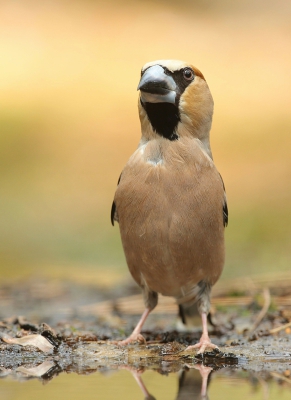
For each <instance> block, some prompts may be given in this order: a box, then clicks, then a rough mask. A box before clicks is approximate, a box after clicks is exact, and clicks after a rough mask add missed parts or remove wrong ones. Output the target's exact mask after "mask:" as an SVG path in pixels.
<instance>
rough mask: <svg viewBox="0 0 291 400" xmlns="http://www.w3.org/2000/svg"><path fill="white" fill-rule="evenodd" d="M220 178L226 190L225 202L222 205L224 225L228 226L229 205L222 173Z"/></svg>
mask: <svg viewBox="0 0 291 400" xmlns="http://www.w3.org/2000/svg"><path fill="white" fill-rule="evenodd" d="M219 175H220V174H219ZM220 178H221V181H222V185H223V190H224V203H223V207H222V212H223V225H224V226H227V224H228V207H227V200H226V191H225V186H224V182H223V179H222V176H221V175H220Z"/></svg>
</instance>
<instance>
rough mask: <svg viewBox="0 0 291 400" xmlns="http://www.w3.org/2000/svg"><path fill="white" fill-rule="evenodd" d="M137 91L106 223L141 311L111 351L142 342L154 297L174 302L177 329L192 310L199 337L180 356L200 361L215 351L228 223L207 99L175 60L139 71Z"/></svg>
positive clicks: (192, 73)
mask: <svg viewBox="0 0 291 400" xmlns="http://www.w3.org/2000/svg"><path fill="white" fill-rule="evenodd" d="M137 90H138V91H139V99H138V111H139V118H140V124H141V138H140V141H139V144H138V146H137V149H136V150H135V152H134V153H133V154H132V155H131V157H130V158H129V160H128V162H127V163H126V165H125V167H124V169H123V170H122V172H121V175H120V177H119V180H118V184H117V188H116V191H115V195H114V199H113V203H112V208H111V223H112V225H114V222H115V221H117V222H118V223H119V230H120V235H121V241H122V245H123V250H124V254H125V258H126V262H127V265H128V268H129V271H130V273H131V275H132V277H133V279H134V280H135V281H136V282H137V284H138V285H139V286H140V288H141V289H142V292H143V298H144V304H145V310H144V312H143V314H142V316H141V318H140V320H139V321H138V323H137V325H136V327H135V329H134V330H133V332H132V334H131V335H130V336H129V337H128V338H127V339H125V340H123V341H120V342H119V344H120V345H126V344H129V343H132V342H135V341H140V342H145V339H144V338H143V336H142V335H141V330H142V327H143V325H144V323H145V321H146V319H147V317H148V315H149V314H150V312H151V311H152V310H153V309H154V308H155V307H156V305H157V303H158V295H159V294H161V295H163V296H171V297H174V298H175V299H176V302H177V304H178V306H179V310H180V315H181V316H182V317H183V320H184V321H185V319H187V317H189V316H190V317H191V315H192V314H193V313H194V311H196V310H197V309H198V311H199V314H200V315H201V320H202V335H201V338H200V340H199V342H198V343H196V344H194V345H191V346H188V349H189V350H193V349H196V351H198V353H204V352H205V350H206V349H207V348H210V349H214V348H216V347H217V346H216V345H215V344H213V343H212V342H211V340H210V338H209V334H208V327H207V315H208V314H209V310H210V293H211V288H212V286H213V285H214V284H215V283H216V282H217V280H218V278H219V277H220V275H221V272H222V269H223V266H224V259H225V245H224V228H225V227H226V226H227V223H228V207H227V199H226V193H225V187H224V183H223V180H222V177H221V175H220V173H219V172H218V170H217V169H216V167H215V165H214V162H213V157H212V152H211V148H210V142H209V134H210V129H211V124H212V116H213V105H214V102H213V98H212V95H211V93H210V90H209V87H208V84H207V83H206V80H205V78H204V75H203V74H202V73H201V72H200V70H199V69H198V68H196V67H194V66H193V65H192V64H189V63H187V62H184V61H179V60H156V61H153V62H149V63H146V64H145V65H144V66H143V67H142V69H141V77H140V81H139V84H138V87H137ZM193 310H194V311H193Z"/></svg>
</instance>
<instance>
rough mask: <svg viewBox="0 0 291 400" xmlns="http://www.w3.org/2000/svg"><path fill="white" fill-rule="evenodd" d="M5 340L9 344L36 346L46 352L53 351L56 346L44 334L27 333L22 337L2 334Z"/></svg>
mask: <svg viewBox="0 0 291 400" xmlns="http://www.w3.org/2000/svg"><path fill="white" fill-rule="evenodd" d="M0 337H1V339H2V340H3V342H5V343H8V344H19V345H20V346H34V347H37V348H38V349H39V350H41V351H43V352H44V353H46V352H48V351H51V350H52V349H53V348H54V346H53V345H52V344H51V343H50V342H49V341H48V340H47V339H46V338H44V337H43V336H42V335H27V336H23V337H21V338H13V337H11V336H10V335H8V334H6V333H4V334H3V333H2V334H1V335H0Z"/></svg>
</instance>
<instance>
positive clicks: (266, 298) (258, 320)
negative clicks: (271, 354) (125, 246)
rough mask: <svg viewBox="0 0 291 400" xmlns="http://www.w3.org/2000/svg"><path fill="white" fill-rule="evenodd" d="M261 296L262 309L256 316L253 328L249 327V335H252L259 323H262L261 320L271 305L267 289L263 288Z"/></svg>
mask: <svg viewBox="0 0 291 400" xmlns="http://www.w3.org/2000/svg"><path fill="white" fill-rule="evenodd" d="M263 296H264V305H263V308H262V309H261V311H260V312H259V314H258V315H257V318H256V320H255V322H254V324H253V326H252V327H251V329H250V331H249V333H252V332H254V331H255V330H256V329H257V327H258V326H259V325H260V323H261V322H262V320H263V318H264V317H265V315H266V314H267V312H268V310H269V307H270V304H271V295H270V290H269V289H268V288H264V291H263Z"/></svg>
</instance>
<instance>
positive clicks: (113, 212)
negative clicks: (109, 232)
mask: <svg viewBox="0 0 291 400" xmlns="http://www.w3.org/2000/svg"><path fill="white" fill-rule="evenodd" d="M120 178H121V174H120V176H119V178H118V182H117V186H118V185H119V182H120ZM115 213H116V204H115V201H114V200H113V202H112V206H111V214H110V219H111V224H112V226H114V216H115Z"/></svg>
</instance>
